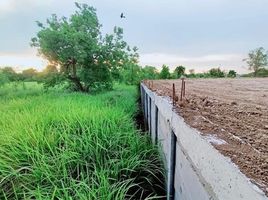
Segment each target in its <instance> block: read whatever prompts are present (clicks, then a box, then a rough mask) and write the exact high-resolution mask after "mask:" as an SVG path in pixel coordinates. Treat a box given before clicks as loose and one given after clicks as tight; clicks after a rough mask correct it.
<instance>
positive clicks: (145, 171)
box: [0, 85, 162, 200]
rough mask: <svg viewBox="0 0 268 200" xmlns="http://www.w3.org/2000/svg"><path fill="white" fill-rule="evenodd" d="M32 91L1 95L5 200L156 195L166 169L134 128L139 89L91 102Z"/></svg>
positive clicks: (0, 194) (1, 195) (0, 164)
mask: <svg viewBox="0 0 268 200" xmlns="http://www.w3.org/2000/svg"><path fill="white" fill-rule="evenodd" d="M27 87H30V89H27V88H26V89H25V88H24V89H22V88H17V89H14V88H13V89H12V88H4V89H3V88H2V89H0V105H1V106H0V113H1V115H0V137H1V140H0V199H5V198H6V199H105V200H108V199H125V198H126V197H130V196H129V195H133V194H134V193H135V198H138V197H141V198H144V197H145V196H147V195H148V194H150V193H151V196H156V195H157V192H156V190H158V189H159V188H158V187H157V186H152V185H155V184H156V183H158V181H157V178H159V177H161V176H162V175H161V174H162V172H161V171H162V166H161V164H160V162H159V157H158V156H157V155H158V154H157V150H156V148H155V147H154V146H152V145H151V144H150V142H149V140H148V138H147V137H146V136H142V135H141V134H139V133H138V131H137V130H136V129H135V126H134V122H133V116H134V114H135V112H136V109H137V107H136V103H135V99H136V91H135V88H133V87H127V86H117V87H116V89H115V90H114V91H111V92H106V93H103V94H98V95H95V96H89V95H85V94H75V93H73V94H70V93H62V92H57V91H52V92H49V93H43V92H42V91H41V90H40V89H39V88H37V87H36V86H34V85H31V86H28V85H27ZM14 90H15V91H14ZM133 198H134V196H133Z"/></svg>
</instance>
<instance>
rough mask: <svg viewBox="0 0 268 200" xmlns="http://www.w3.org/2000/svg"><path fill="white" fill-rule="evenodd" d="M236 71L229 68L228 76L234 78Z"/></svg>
mask: <svg viewBox="0 0 268 200" xmlns="http://www.w3.org/2000/svg"><path fill="white" fill-rule="evenodd" d="M236 74H237V73H236V71H235V70H229V72H228V74H227V77H230V78H234V77H236Z"/></svg>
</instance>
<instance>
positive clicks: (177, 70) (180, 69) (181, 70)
mask: <svg viewBox="0 0 268 200" xmlns="http://www.w3.org/2000/svg"><path fill="white" fill-rule="evenodd" d="M184 74H185V67H183V66H178V67H176V68H175V70H174V72H173V77H174V78H180V77H181V76H183V75H184Z"/></svg>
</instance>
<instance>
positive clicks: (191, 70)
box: [188, 69, 196, 78]
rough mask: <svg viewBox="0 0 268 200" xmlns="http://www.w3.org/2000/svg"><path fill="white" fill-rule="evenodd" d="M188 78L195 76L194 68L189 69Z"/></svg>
mask: <svg viewBox="0 0 268 200" xmlns="http://www.w3.org/2000/svg"><path fill="white" fill-rule="evenodd" d="M188 77H189V78H195V77H196V74H195V70H194V69H189V75H188Z"/></svg>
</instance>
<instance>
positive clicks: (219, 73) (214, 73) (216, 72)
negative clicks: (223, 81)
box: [208, 68, 225, 78]
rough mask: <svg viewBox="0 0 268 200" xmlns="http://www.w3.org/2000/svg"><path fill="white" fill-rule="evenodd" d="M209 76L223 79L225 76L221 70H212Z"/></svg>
mask: <svg viewBox="0 0 268 200" xmlns="http://www.w3.org/2000/svg"><path fill="white" fill-rule="evenodd" d="M208 73H209V76H210V77H213V78H222V77H224V76H225V74H224V72H223V71H221V69H220V68H212V69H210V70H209V71H208Z"/></svg>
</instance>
